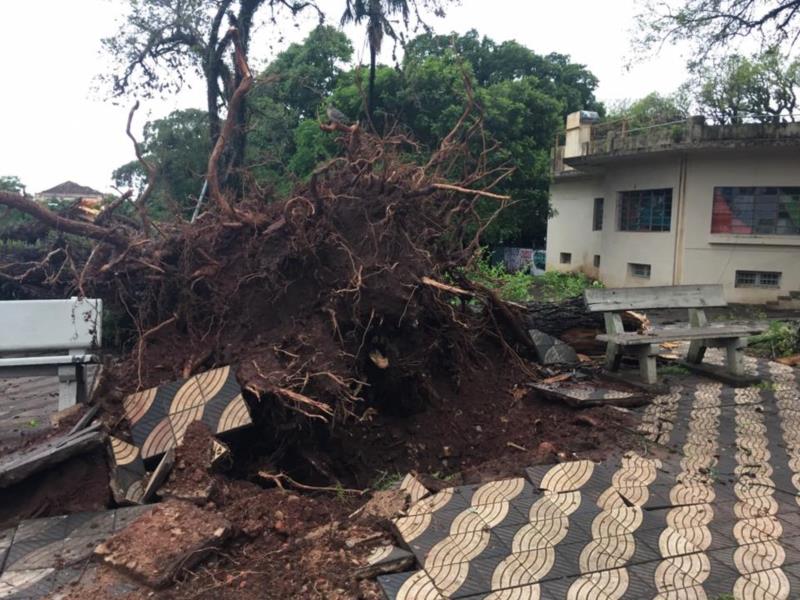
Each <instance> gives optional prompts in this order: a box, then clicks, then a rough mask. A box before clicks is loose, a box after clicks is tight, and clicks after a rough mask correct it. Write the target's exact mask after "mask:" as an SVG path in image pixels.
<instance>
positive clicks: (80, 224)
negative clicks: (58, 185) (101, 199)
mask: <svg viewBox="0 0 800 600" xmlns="http://www.w3.org/2000/svg"><path fill="white" fill-rule="evenodd" d="M0 204H2V205H4V206H8V207H9V208H13V209H16V210H18V211H20V212H24V213H26V214H29V215H31V216H32V217H34V218H35V219H36V220H38V221H39V222H41V223H44V224H45V225H47V226H48V227H50V228H52V229H55V230H56V231H63V232H64V233H71V234H74V235H80V236H83V237H87V238H90V239H93V240H98V241H101V242H108V243H110V244H113V245H115V246H126V245H127V243H128V238H127V237H125V236H124V235H122V234H120V233H119V232H118V231H116V230H114V229H106V228H105V227H99V226H97V225H95V224H94V223H87V222H85V221H75V220H72V219H66V218H64V217H62V216H61V215H59V214H57V213H54V212H53V211H52V210H50V209H48V208H47V207H46V206H43V205H41V204H39V203H38V202H35V201H34V200H32V199H31V198H28V197H27V196H21V195H19V194H12V193H10V192H0Z"/></svg>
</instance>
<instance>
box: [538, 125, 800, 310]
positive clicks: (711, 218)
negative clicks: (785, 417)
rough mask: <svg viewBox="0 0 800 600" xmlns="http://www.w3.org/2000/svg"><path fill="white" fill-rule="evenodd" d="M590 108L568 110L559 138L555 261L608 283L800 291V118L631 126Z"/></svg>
mask: <svg viewBox="0 0 800 600" xmlns="http://www.w3.org/2000/svg"><path fill="white" fill-rule="evenodd" d="M582 115H583V118H582ZM590 116H591V115H590V114H587V113H580V112H578V113H573V114H571V115H569V116H568V117H567V128H566V135H565V138H564V145H563V146H557V147H556V148H555V152H554V163H553V165H554V182H553V185H552V187H551V194H552V200H551V201H552V206H553V209H554V213H555V214H554V216H553V217H552V218H551V219H550V221H549V223H548V228H547V268H548V270H559V271H575V270H580V271H583V272H585V273H586V274H588V275H590V276H592V277H596V278H599V279H600V280H602V281H603V282H604V283H605V284H606V285H607V286H609V287H626V286H644V285H679V284H693V283H721V284H722V285H723V286H724V288H725V295H726V297H727V299H728V301H730V302H748V303H750V302H752V303H761V302H771V301H777V300H778V299H779V298H783V301H784V302H786V303H789V302H790V297H800V293H798V292H800V123H791V124H775V125H765V124H744V125H730V126H728V125H726V126H708V125H705V124H704V123H703V120H702V119H701V118H693V119H689V120H688V121H686V122H680V123H670V124H666V125H659V126H655V127H649V128H644V129H639V130H626V129H625V127H624V124H623V123H618V124H613V123H610V124H599V125H598V124H593V123H592V122H591V119H590ZM792 292H794V294H792ZM795 302H796V301H795Z"/></svg>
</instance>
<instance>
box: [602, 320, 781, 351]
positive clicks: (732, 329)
mask: <svg viewBox="0 0 800 600" xmlns="http://www.w3.org/2000/svg"><path fill="white" fill-rule="evenodd" d="M766 330H767V327H766V325H758V324H754V325H730V326H725V327H680V328H676V329H659V330H656V331H653V332H649V333H636V332H626V333H616V334H613V335H610V334H601V335H598V336H597V338H596V339H597V340H599V341H601V342H613V343H614V344H618V345H620V346H640V345H643V344H658V343H661V342H669V341H674V340H701V339H709V340H713V339H723V338H739V337H747V336H750V335H755V334H757V333H762V332H764V331H766Z"/></svg>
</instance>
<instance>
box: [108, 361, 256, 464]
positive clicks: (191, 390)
mask: <svg viewBox="0 0 800 600" xmlns="http://www.w3.org/2000/svg"><path fill="white" fill-rule="evenodd" d="M123 407H124V410H125V415H126V417H127V418H128V422H129V423H130V427H131V435H132V436H133V440H134V443H135V444H136V445H137V446H138V447H139V448H140V449H141V457H142V459H144V460H147V459H150V458H153V457H156V456H159V455H161V454H163V453H164V452H166V451H167V450H168V449H169V448H171V447H174V446H175V445H176V444H179V443H180V442H181V440H183V436H184V434H185V433H186V429H187V428H188V426H189V425H190V424H191V423H192V422H194V421H203V422H204V423H206V424H207V425H208V426H209V428H210V429H211V431H213V432H215V433H224V432H227V431H232V430H235V429H238V428H240V427H244V426H246V425H250V424H251V423H252V421H251V418H250V412H249V409H248V408H247V404H246V402H245V401H244V398H243V397H242V393H241V388H240V387H239V384H238V383H237V381H236V376H235V374H234V372H233V369H231V368H230V367H221V368H218V369H213V370H211V371H206V372H204V373H200V374H198V375H195V376H193V377H190V378H189V379H181V380H178V381H173V382H170V383H166V384H163V385H161V386H159V387H156V388H150V389H147V390H143V391H141V392H137V393H135V394H131V395H129V396H127V397H126V398H125V399H124V400H123Z"/></svg>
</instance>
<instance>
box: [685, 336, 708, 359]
mask: <svg viewBox="0 0 800 600" xmlns="http://www.w3.org/2000/svg"><path fill="white" fill-rule="evenodd" d="M705 355H706V342H705V340H693V341H692V342H690V343H689V353H688V354H687V355H686V362H690V363H693V364H695V365H699V364H700V363H701V362H703V358H705Z"/></svg>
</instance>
